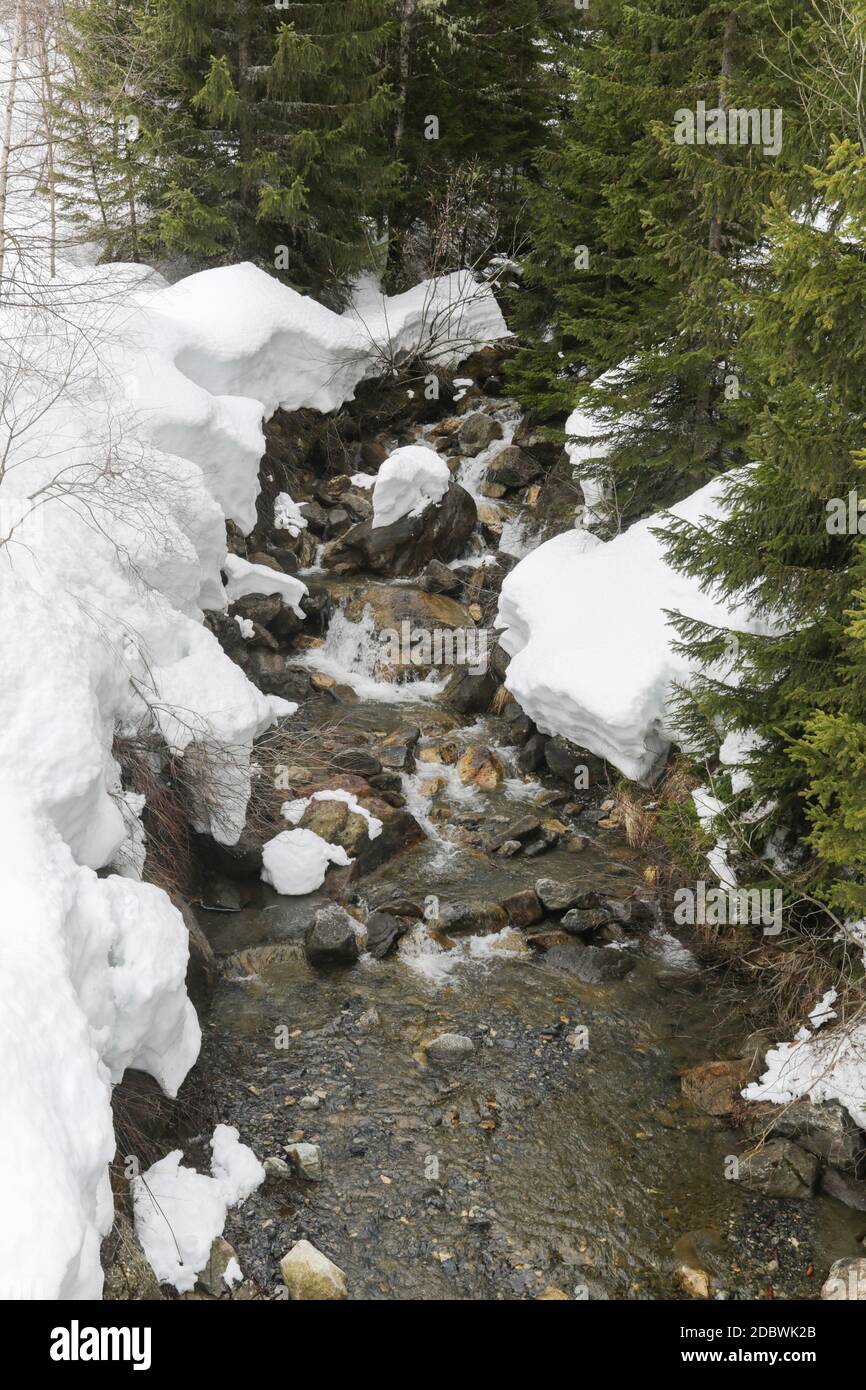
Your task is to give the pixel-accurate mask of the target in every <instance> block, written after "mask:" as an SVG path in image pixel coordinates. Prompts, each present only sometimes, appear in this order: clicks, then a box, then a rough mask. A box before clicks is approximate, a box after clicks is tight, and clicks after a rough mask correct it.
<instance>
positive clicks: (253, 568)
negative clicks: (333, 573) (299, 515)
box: [223, 523, 307, 618]
mask: <svg viewBox="0 0 866 1390" xmlns="http://www.w3.org/2000/svg"><path fill="white" fill-rule="evenodd" d="M305 524H306V523H305ZM223 569H224V570H225V572H226V576H227V580H228V582H227V584H226V595H227V597H228V600H229V603H234V602H235V601H236V600H237V599H239V598H245V597H246V595H247V594H265V595H267V594H279V596H280V598H281V599H282V600H283V603H286V604H288V606H289V607H290V608H291V610H292V612H293V613H294V614H295V616H296V617H297V618H303V617H304V616H305V615H304V610H303V608H302V607H301V599H302V598H303V597H304V594H306V593H307V586H306V584H304V583H303V582H302V580H300V579H295V578H294V576H293V575H291V574H283V573H282V572H281V571H280V570H277V569H271V568H270V566H269V565H254V564H251V563H250V561H249V560H244V559H243V557H242V556H240V555H227V556H226V558H225V560H224V561H223Z"/></svg>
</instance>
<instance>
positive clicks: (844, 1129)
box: [772, 1100, 864, 1173]
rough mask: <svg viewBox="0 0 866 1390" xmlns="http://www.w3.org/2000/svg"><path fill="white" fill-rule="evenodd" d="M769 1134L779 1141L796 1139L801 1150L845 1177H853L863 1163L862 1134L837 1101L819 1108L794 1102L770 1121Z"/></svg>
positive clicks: (809, 1103)
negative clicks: (847, 1174)
mask: <svg viewBox="0 0 866 1390" xmlns="http://www.w3.org/2000/svg"><path fill="white" fill-rule="evenodd" d="M772 1132H773V1134H774V1135H779V1137H780V1138H783V1139H796V1141H797V1143H798V1144H800V1145H801V1146H802V1147H803V1148H804V1149H808V1150H809V1152H810V1153H813V1154H817V1156H818V1158H820V1159H823V1161H824V1162H825V1163H827V1164H829V1165H830V1166H831V1167H833V1168H838V1169H840V1170H841V1171H842V1172H845V1173H855V1172H856V1171H857V1169H858V1165H859V1164H860V1162H861V1160H862V1159H863V1154H864V1142H863V1132H862V1130H860V1129H859V1128H858V1127H857V1125H855V1123H854V1121H853V1120H852V1119H851V1116H850V1115H849V1114H848V1111H847V1110H846V1109H845V1108H844V1107H843V1106H842V1105H840V1104H839V1102H838V1101H830V1102H828V1103H826V1104H823V1105H813V1104H812V1103H811V1101H808V1100H798V1101H794V1102H793V1103H792V1104H791V1105H786V1106H785V1107H784V1108H783V1109H782V1110H781V1112H780V1113H779V1114H778V1116H777V1117H776V1118H774V1119H773V1121H772Z"/></svg>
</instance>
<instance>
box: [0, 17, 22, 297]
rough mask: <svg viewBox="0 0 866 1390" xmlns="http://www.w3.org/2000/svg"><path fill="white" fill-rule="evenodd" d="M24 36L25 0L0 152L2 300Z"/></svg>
mask: <svg viewBox="0 0 866 1390" xmlns="http://www.w3.org/2000/svg"><path fill="white" fill-rule="evenodd" d="M23 35H24V0H18V4H17V6H16V9H15V29H14V32H13V36H12V48H11V51H10V54H9V90H8V92H7V93H6V110H5V113H4V116H3V149H2V151H0V298H2V295H3V274H4V271H5V268H6V205H7V201H8V197H9V159H10V155H11V152H12V118H13V116H14V113H15V95H16V89H17V87H18V58H19V55H20V53H21V41H22V38H23Z"/></svg>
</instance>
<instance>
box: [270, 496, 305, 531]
mask: <svg viewBox="0 0 866 1390" xmlns="http://www.w3.org/2000/svg"><path fill="white" fill-rule="evenodd" d="M274 526H275V527H276V528H277V530H278V531H288V533H289V535H290V536H297V535H300V533H301V531H305V530H306V529H307V518H306V517H305V516H302V515H301V509H300V507H299V506H298V504H297V502H293V501H292V499H291V497H290V496H289V494H288V493H287V492H280V493H278V494H277V496H276V497H275V499H274Z"/></svg>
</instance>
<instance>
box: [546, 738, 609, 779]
mask: <svg viewBox="0 0 866 1390" xmlns="http://www.w3.org/2000/svg"><path fill="white" fill-rule="evenodd" d="M544 758H545V761H546V763H547V766H548V768H549V770H550V771H551V772H552V773H553V775H554V777H558V778H559V779H560V780H561V781H563V782H568V783H569V784H570V785H571V786H574V782H575V771H576V769H577V768H578V766H580V767H581V768H584V767H585V768H586V770H587V776H586V782H587V785H588V786H590V787H593V786H595V785H596V783H597V782H603V781H604V778H605V764H604V759H603V758H598V757H596V755H595V754H594V753H590V752H588V751H587V750H586V749H585V748H578V747H577V746H576V745H575V744H573V743H569V741H568V739H566V738H562V737H561V736H560V735H559V734H557V735H556V736H555V737H554V738H549V739H548V740H547V743H546V745H545V749H544ZM580 790H584V788H583V787H581V788H580Z"/></svg>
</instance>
